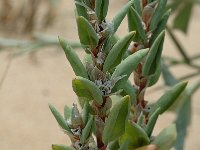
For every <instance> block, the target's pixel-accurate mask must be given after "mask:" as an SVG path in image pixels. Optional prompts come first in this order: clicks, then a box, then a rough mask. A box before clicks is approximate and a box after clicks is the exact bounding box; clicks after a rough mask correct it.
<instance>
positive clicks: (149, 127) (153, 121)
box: [145, 108, 160, 137]
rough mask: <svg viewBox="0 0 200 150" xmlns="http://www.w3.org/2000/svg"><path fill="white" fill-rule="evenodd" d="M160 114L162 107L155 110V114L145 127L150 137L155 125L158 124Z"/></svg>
mask: <svg viewBox="0 0 200 150" xmlns="http://www.w3.org/2000/svg"><path fill="white" fill-rule="evenodd" d="M159 115H160V108H158V109H156V111H155V112H153V114H152V115H151V117H150V118H149V121H148V123H147V126H146V128H145V130H146V133H147V135H148V136H149V137H150V136H151V134H152V132H153V129H154V126H155V124H156V121H157V119H158V116H159Z"/></svg>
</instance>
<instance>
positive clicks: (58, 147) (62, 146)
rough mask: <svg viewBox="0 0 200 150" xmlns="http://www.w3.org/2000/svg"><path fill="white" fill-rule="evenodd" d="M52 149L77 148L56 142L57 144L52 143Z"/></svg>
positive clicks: (70, 149) (67, 149)
mask: <svg viewBox="0 0 200 150" xmlns="http://www.w3.org/2000/svg"><path fill="white" fill-rule="evenodd" d="M52 150H76V149H75V148H73V147H71V146H65V145H57V144H55V145H52Z"/></svg>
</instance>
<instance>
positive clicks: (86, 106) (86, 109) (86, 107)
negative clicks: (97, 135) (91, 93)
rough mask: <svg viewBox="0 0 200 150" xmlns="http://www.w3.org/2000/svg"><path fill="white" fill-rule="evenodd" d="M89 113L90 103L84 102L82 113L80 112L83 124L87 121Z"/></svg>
mask: <svg viewBox="0 0 200 150" xmlns="http://www.w3.org/2000/svg"><path fill="white" fill-rule="evenodd" d="M89 114H90V105H89V103H88V102H85V103H84V107H83V113H82V118H83V123H84V124H86V123H87V122H88V117H89Z"/></svg>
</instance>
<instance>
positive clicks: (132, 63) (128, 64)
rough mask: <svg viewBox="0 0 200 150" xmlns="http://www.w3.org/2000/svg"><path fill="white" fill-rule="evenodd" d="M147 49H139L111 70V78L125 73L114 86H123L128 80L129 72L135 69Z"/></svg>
mask: <svg viewBox="0 0 200 150" xmlns="http://www.w3.org/2000/svg"><path fill="white" fill-rule="evenodd" d="M147 53H148V49H143V50H139V51H138V52H136V53H134V54H132V55H130V56H128V57H127V58H126V59H125V60H123V61H122V62H121V63H120V64H119V65H118V66H117V67H116V69H115V71H114V72H113V74H112V76H111V79H115V78H117V77H120V76H124V75H126V76H125V77H124V78H123V79H122V80H120V81H119V82H117V83H116V84H115V85H116V86H123V84H124V83H126V81H127V80H128V78H129V76H130V75H131V73H132V72H133V71H134V70H135V68H136V67H137V65H138V64H139V63H140V61H141V60H142V59H143V58H144V57H145V56H146V55H147Z"/></svg>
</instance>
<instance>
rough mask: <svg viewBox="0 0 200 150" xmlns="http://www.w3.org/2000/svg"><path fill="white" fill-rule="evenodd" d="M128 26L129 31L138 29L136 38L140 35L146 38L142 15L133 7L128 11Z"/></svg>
mask: <svg viewBox="0 0 200 150" xmlns="http://www.w3.org/2000/svg"><path fill="white" fill-rule="evenodd" d="M128 26H129V31H136V38H134V39H135V40H138V38H139V37H140V38H141V39H143V40H145V39H146V34H145V29H144V26H143V24H142V20H141V17H140V16H139V14H138V13H137V12H136V10H135V9H134V8H133V7H131V8H130V10H129V12H128ZM138 36H139V37H138Z"/></svg>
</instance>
